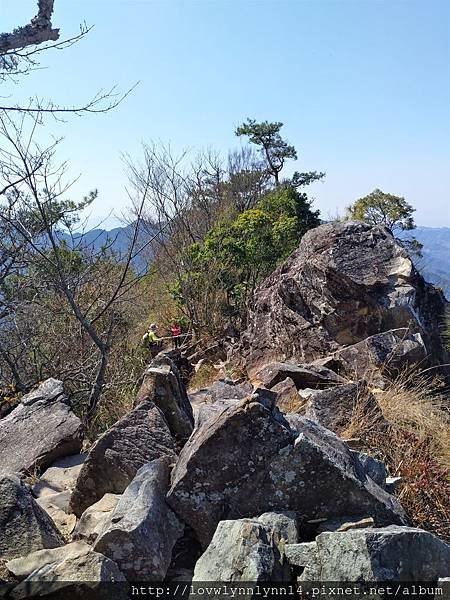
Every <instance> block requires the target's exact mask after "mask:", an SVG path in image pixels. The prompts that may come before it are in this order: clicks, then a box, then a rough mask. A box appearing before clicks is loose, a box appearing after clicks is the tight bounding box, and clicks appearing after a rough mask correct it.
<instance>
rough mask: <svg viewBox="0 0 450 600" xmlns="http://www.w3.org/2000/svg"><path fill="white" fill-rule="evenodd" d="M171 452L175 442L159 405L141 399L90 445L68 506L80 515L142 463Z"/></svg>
mask: <svg viewBox="0 0 450 600" xmlns="http://www.w3.org/2000/svg"><path fill="white" fill-rule="evenodd" d="M175 455H176V454H175V444H174V441H173V439H172V436H171V434H170V431H169V428H168V426H167V424H166V421H165V419H164V417H163V415H162V413H161V411H160V409H159V408H157V407H156V406H155V405H154V404H153V403H152V402H143V403H141V404H140V405H139V406H137V407H136V408H135V409H134V410H132V411H131V412H130V413H128V414H127V415H125V416H124V417H122V419H120V420H119V421H118V422H117V423H116V424H115V425H113V426H112V427H111V428H110V429H108V431H106V432H105V433H104V434H103V435H102V436H101V437H100V438H99V439H98V440H97V442H96V443H95V444H94V446H93V447H92V448H91V449H90V451H89V454H88V456H87V458H86V461H85V462H84V464H83V467H82V469H81V472H80V474H79V476H78V479H77V482H76V485H75V489H74V491H73V494H72V498H71V501H70V510H71V511H72V512H73V513H75V514H76V515H77V517H80V516H81V515H82V514H83V512H84V511H85V510H86V508H87V507H88V506H91V505H92V504H94V503H95V502H97V501H98V500H100V498H102V497H103V496H104V495H105V494H107V493H113V494H121V493H122V492H124V491H125V489H126V487H127V486H128V485H129V484H130V483H131V481H132V480H133V478H134V476H135V475H136V473H137V471H138V470H139V469H140V468H141V467H142V466H143V465H144V464H146V463H148V462H150V461H152V460H154V459H155V458H160V457H161V456H171V457H172V458H175Z"/></svg>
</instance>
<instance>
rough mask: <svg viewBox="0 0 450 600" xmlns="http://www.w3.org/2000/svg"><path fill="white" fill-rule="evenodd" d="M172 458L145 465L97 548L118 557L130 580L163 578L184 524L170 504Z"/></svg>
mask: <svg viewBox="0 0 450 600" xmlns="http://www.w3.org/2000/svg"><path fill="white" fill-rule="evenodd" d="M169 476H170V460H169V458H168V457H164V458H159V459H157V460H154V461H152V462H151V463H150V464H148V465H145V466H143V467H142V468H141V469H140V470H139V471H138V473H137V475H136V477H135V478H134V479H133V481H132V482H131V484H130V485H129V486H128V487H127V489H126V490H125V492H124V494H123V496H122V497H121V498H120V500H119V502H118V503H117V506H116V508H115V509H114V510H113V511H112V513H111V515H110V518H109V520H108V521H107V522H106V524H105V527H104V529H103V531H102V533H101V534H100V535H99V537H98V538H97V540H96V542H95V545H94V549H95V550H96V551H97V552H101V553H102V554H104V555H105V556H108V557H109V558H111V559H112V560H114V561H115V562H116V563H117V564H118V566H119V568H120V569H121V571H122V572H123V573H124V574H125V575H126V577H127V579H128V580H129V581H163V579H164V577H165V576H166V573H167V570H168V568H169V566H170V562H171V559H172V549H173V547H174V545H175V542H176V541H177V539H178V538H179V537H180V536H181V535H182V533H183V530H184V524H182V523H181V522H180V521H179V520H178V519H177V517H176V516H175V515H174V513H173V512H172V511H171V510H170V508H169V506H168V505H167V503H166V493H167V490H168V488H169Z"/></svg>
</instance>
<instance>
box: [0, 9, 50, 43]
mask: <svg viewBox="0 0 450 600" xmlns="http://www.w3.org/2000/svg"><path fill="white" fill-rule="evenodd" d="M53 2H54V0H38V9H39V10H38V13H37V15H36V16H35V17H34V19H32V20H31V23H29V24H28V25H24V26H23V27H18V28H17V29H15V30H14V31H13V32H12V33H2V34H1V35H0V54H6V53H7V52H9V51H10V50H17V49H20V48H26V47H27V46H36V45H38V44H43V43H45V42H50V41H56V40H58V39H59V29H53V27H52V13H53Z"/></svg>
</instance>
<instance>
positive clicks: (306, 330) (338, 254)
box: [235, 221, 449, 378]
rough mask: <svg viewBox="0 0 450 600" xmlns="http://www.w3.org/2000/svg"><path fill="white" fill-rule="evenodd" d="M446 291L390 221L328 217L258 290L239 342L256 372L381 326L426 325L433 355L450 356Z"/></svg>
mask: <svg viewBox="0 0 450 600" xmlns="http://www.w3.org/2000/svg"><path fill="white" fill-rule="evenodd" d="M445 311H446V302H445V298H444V296H443V294H442V292H441V291H439V290H437V289H436V288H434V287H433V286H431V285H429V284H427V283H425V281H424V279H423V277H422V276H421V275H420V274H419V273H418V272H417V271H416V269H415V268H414V266H413V263H412V261H411V259H410V258H409V257H408V254H407V252H406V251H405V250H404V248H402V246H401V245H400V244H399V243H398V241H397V240H396V239H395V238H394V237H393V235H392V233H391V232H390V231H388V229H386V228H385V227H382V226H377V227H371V226H370V225H367V224H365V223H361V222H352V221H346V222H342V223H328V224H326V225H322V226H320V227H317V228H315V229H312V230H311V231H308V232H307V233H306V234H305V235H304V236H303V238H302V240H301V242H300V245H299V248H298V249H297V250H296V251H295V252H294V253H293V254H291V256H290V257H289V258H288V259H287V260H286V261H285V262H284V263H283V264H281V265H280V266H279V267H278V268H277V269H276V270H275V271H274V272H273V273H272V275H270V276H269V277H268V278H267V279H266V280H265V281H264V282H263V283H262V284H261V285H260V286H259V287H258V288H257V289H256V291H255V293H254V296H253V298H252V302H251V303H250V311H249V315H248V327H247V330H246V332H244V335H243V336H242V339H241V342H240V344H239V346H238V347H236V350H235V356H236V359H235V360H236V362H237V363H238V364H240V365H244V366H246V367H247V371H248V373H249V375H250V377H251V378H253V377H254V375H255V374H256V373H257V372H258V371H259V370H261V368H262V367H264V366H265V365H268V364H270V363H272V362H276V361H282V362H292V363H297V364H298V363H305V362H309V363H310V362H311V361H314V360H316V359H319V358H322V357H324V356H330V355H332V354H334V352H336V351H337V350H340V349H342V348H343V347H344V346H348V345H351V344H357V343H358V342H361V341H362V340H365V339H366V338H367V337H369V336H372V335H375V334H378V333H380V332H384V331H389V330H392V329H398V328H401V327H407V328H409V330H410V332H411V333H412V334H415V333H420V334H421V336H422V341H423V343H424V345H425V347H426V350H427V355H428V357H429V360H430V362H431V363H433V364H446V363H448V362H449V361H448V355H447V351H446V350H445V348H444V345H443V343H442V337H441V333H440V328H441V323H443V322H444V319H445Z"/></svg>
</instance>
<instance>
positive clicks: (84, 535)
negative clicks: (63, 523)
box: [72, 494, 120, 544]
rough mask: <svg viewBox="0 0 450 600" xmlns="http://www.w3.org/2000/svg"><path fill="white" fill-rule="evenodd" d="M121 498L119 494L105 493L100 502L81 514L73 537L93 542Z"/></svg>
mask: <svg viewBox="0 0 450 600" xmlns="http://www.w3.org/2000/svg"><path fill="white" fill-rule="evenodd" d="M119 499H120V495H119V494H105V495H104V496H103V498H101V499H100V500H99V501H98V502H95V504H93V505H92V506H89V507H88V508H87V509H86V510H85V511H84V513H83V514H82V515H81V517H80V520H79V521H78V523H77V525H76V527H75V529H74V532H73V535H72V538H73V539H74V540H84V541H85V542H88V543H89V544H93V543H94V542H95V540H96V539H97V537H98V536H99V534H100V533H101V532H102V531H103V529H104V527H105V525H106V523H107V521H108V519H109V518H110V516H111V513H112V511H113V510H114V509H115V508H116V506H117V503H118V502H119Z"/></svg>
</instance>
